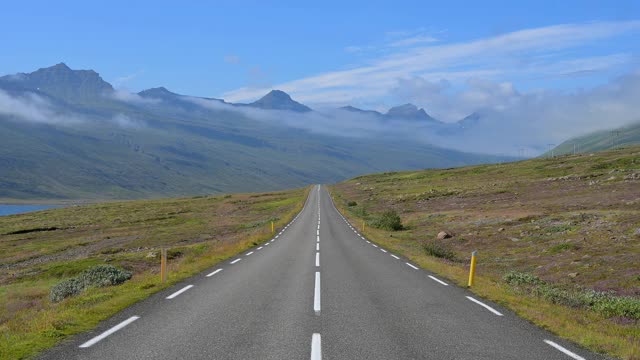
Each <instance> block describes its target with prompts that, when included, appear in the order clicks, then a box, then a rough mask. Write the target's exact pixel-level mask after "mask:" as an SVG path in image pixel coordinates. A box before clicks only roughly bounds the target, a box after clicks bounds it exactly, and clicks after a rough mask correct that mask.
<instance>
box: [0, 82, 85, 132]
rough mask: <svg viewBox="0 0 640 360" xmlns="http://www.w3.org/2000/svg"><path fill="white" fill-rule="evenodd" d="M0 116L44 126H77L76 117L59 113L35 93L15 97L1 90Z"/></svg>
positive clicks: (78, 120) (77, 119)
mask: <svg viewBox="0 0 640 360" xmlns="http://www.w3.org/2000/svg"><path fill="white" fill-rule="evenodd" d="M0 115H3V116H7V117H9V118H16V119H19V120H24V121H29V122H35V123H42V124H75V123H79V122H81V120H80V118H78V117H77V116H74V115H70V114H65V113H62V112H59V111H57V110H56V109H55V108H54V107H53V106H52V105H51V104H50V103H49V102H48V101H47V100H46V99H44V98H42V97H41V96H38V95H36V94H33V93H27V94H25V95H24V96H13V95H11V94H8V93H7V92H5V91H3V90H0Z"/></svg>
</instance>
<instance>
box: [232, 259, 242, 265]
mask: <svg viewBox="0 0 640 360" xmlns="http://www.w3.org/2000/svg"><path fill="white" fill-rule="evenodd" d="M240 260H242V259H235V260H233V261H232V262H231V264H232V265H233V264H235V263H237V262H238V261H240Z"/></svg>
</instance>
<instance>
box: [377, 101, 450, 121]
mask: <svg viewBox="0 0 640 360" xmlns="http://www.w3.org/2000/svg"><path fill="white" fill-rule="evenodd" d="M385 116H386V117H387V118H394V119H409V120H420V121H426V122H429V123H434V124H437V123H441V122H440V121H438V120H436V119H434V118H432V117H431V116H430V115H429V114H427V112H426V111H425V110H424V109H419V108H418V107H417V106H415V105H413V104H404V105H400V106H395V107H392V108H391V109H389V111H387V113H386V114H385Z"/></svg>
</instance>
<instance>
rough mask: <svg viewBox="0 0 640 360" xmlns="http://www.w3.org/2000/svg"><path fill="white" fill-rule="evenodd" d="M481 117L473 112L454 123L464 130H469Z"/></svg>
mask: <svg viewBox="0 0 640 360" xmlns="http://www.w3.org/2000/svg"><path fill="white" fill-rule="evenodd" d="M481 118H482V116H481V115H480V114H479V113H477V112H474V113H472V114H470V115H467V116H466V117H465V118H464V119H462V120H460V121H458V122H457V123H456V124H458V126H459V127H460V128H462V129H464V130H469V129H471V128H473V127H475V126H476V125H478V124H479V123H480V119H481Z"/></svg>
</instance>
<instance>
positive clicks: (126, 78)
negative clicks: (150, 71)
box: [113, 70, 144, 87]
mask: <svg viewBox="0 0 640 360" xmlns="http://www.w3.org/2000/svg"><path fill="white" fill-rule="evenodd" d="M143 72H144V71H143V70H140V71H137V72H135V73H133V74H129V75H124V76H120V77H117V78H115V79H114V80H113V86H115V87H122V86H124V85H125V84H126V83H128V82H130V81H132V80H133V79H135V78H137V77H138V76H140V75H141V74H142V73H143Z"/></svg>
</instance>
